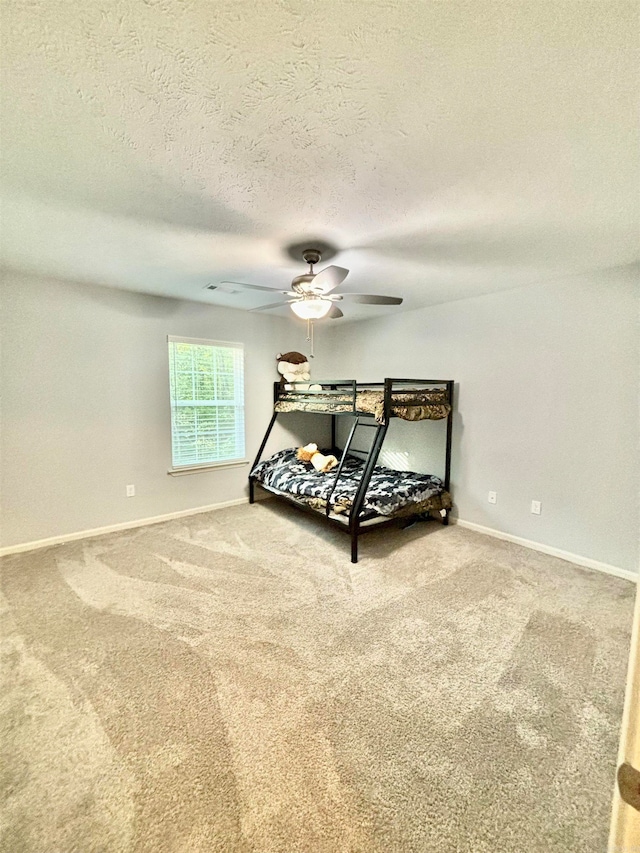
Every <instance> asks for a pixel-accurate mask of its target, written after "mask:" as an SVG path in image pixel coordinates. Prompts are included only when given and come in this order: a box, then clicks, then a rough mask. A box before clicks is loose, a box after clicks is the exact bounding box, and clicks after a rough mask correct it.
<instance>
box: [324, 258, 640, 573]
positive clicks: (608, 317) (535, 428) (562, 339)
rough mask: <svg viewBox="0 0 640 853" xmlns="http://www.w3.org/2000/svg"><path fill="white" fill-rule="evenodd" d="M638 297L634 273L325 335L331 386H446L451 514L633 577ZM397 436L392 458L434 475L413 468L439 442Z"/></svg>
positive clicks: (415, 432)
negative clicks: (450, 420)
mask: <svg viewBox="0 0 640 853" xmlns="http://www.w3.org/2000/svg"><path fill="white" fill-rule="evenodd" d="M638 296H639V292H638V269H637V267H636V268H632V267H626V268H618V269H615V270H609V271H607V272H605V273H601V274H598V275H591V276H590V277H582V278H580V277H575V278H571V279H565V280H563V281H557V282H553V283H550V284H544V285H539V286H535V287H528V288H522V289H517V290H512V291H508V292H506V293H505V292H503V293H497V294H492V295H487V296H482V297H478V298H474V299H466V300H462V301H459V302H450V303H447V304H443V305H437V306H434V307H431V308H428V309H421V310H417V311H411V312H407V313H402V314H397V315H395V316H394V315H393V314H392V311H391V310H390V311H389V314H388V315H387V316H386V317H385V318H384V319H376V320H371V321H365V322H360V323H357V324H354V325H352V326H349V327H347V328H344V329H340V330H338V329H331V339H330V340H332V342H333V349H334V351H335V353H336V360H335V363H334V369H333V371H332V372H334V373H338V372H339V373H340V375H341V376H353V377H355V378H357V379H359V380H362V381H367V380H368V381H374V380H379V379H382V378H384V377H385V376H399V377H403V376H408V377H411V376H414V377H418V378H427V379H431V378H435V379H440V378H442V379H455V380H456V383H457V384H456V394H457V404H456V409H457V412H456V416H455V421H454V448H453V472H452V475H453V484H452V491H453V496H454V500H455V505H456V512H455V514H457V515H458V516H459V517H460V518H462V519H464V520H467V521H471V522H475V523H477V524H481V525H485V526H487V527H491V528H494V529H497V530H500V531H502V532H505V533H510V534H512V535H515V536H521V537H524V538H526V539H530V540H533V541H535V542H539V543H541V544H545V545H549V546H552V547H555V548H560V549H563V550H565V551H569V552H571V553H573V554H577V555H580V556H584V557H588V558H591V559H593V560H598V561H600V562H604V563H608V564H610V565H613V566H617V567H619V568H623V569H627V570H630V571H637V569H638V521H639V506H638V504H639V461H638V441H639V431H638V387H639V386H638V382H639V374H638V346H639V335H638V314H639V302H638ZM338 365H339V367H338ZM430 426H432V427H434V428H435V429H434V430H433V431H430V430H429V427H430ZM393 428H396V424H394V425H393ZM393 428H392V430H390V433H389V441H388V443H387V447H388V449H391V450H393V449H397V450H403V449H404V450H406V449H409V451H410V454H409V458H408V460H407V465H408V467H417V468H418V470H430V469H431V470H433V468H432V467H431V468H430V467H427V468H421V466H422V465H423V463H424V462H425V458H424V457H425V448H427V449H428V453H427V457H429V455H431V457H433V458H435V457H434V456H433V453H434V451H433V443H432V442H431V441H430V440H428V439H430V436H431V435H432V434H433V435H436V438H437V439H438V440H443V436H442V435H440V436H437V432H438V425H436V424H431V425H430V424H426V425H425V424H406V425H404V424H403V425H397V428H396V432H395V445H394V433H393ZM423 441H424V444H423ZM434 464H435V463H434ZM435 473H438V471H435ZM489 490H492V491H496V492H497V493H498V502H497V504H496V505H495V506H492V505H491V504H489V503H488V502H487V492H488V491H489ZM533 499H535V500H539V501H541V502H542V514H541V515H540V516H534V515H532V514H531V512H530V504H531V501H532V500H533Z"/></svg>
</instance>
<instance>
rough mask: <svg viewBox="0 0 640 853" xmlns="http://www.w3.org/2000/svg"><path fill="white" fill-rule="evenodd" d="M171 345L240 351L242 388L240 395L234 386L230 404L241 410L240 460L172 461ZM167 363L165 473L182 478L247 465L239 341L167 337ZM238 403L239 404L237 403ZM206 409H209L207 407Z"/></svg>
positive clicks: (241, 354) (172, 399) (240, 344)
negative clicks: (167, 461) (167, 464)
mask: <svg viewBox="0 0 640 853" xmlns="http://www.w3.org/2000/svg"><path fill="white" fill-rule="evenodd" d="M171 344H191V345H193V346H198V345H199V346H210V347H220V348H227V349H235V350H239V351H240V357H241V381H242V388H241V390H240V393H239V394H238V392H237V389H236V388H235V386H234V394H235V396H234V403H233V404H232V405H233V407H234V409H236V410H237V408H238V407H240V408H241V410H242V444H243V455H242V458H235V457H234V458H229V459H221V460H213V461H203V462H194V463H191V464H185V465H177V464H176V463H175V460H174V424H175V419H174V416H175V410H176V400H175V398H174V394H173V390H172V384H173V381H172V380H173V376H172V371H173V369H174V368H173V363H172V356H171ZM167 361H168V374H169V408H170V412H169V417H170V425H169V429H170V432H169V437H170V443H171V448H170V453H171V467H170V468H169V469H168V471H167V473H168V474H171V475H172V476H182V475H185V474H196V473H198V472H201V471H211V470H214V469H216V468H232V467H236V466H239V465H247V464H248V461H249V460H248V459H247V458H246V421H245V394H244V385H245V352H244V344H243V343H242V342H240V341H218V340H211V339H209V338H187V337H183V336H181V335H167ZM211 375H212V376H214V377H215V375H216V371H215V368H214V370H212V372H211ZM238 401H240V402H238ZM206 408H211V406H208V407H206Z"/></svg>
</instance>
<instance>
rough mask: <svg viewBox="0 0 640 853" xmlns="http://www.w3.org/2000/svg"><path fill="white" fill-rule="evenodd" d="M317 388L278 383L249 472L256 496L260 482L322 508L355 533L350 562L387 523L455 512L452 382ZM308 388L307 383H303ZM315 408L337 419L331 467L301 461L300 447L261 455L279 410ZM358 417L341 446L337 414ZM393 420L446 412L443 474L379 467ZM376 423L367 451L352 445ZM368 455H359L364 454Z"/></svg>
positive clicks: (304, 505) (341, 383) (338, 383)
mask: <svg viewBox="0 0 640 853" xmlns="http://www.w3.org/2000/svg"><path fill="white" fill-rule="evenodd" d="M316 385H319V386H320V387H319V388H317V387H316V388H315V390H311V389H310V388H308V387H306V386H305V385H304V383H293V384H291V385H288V386H283V385H282V384H281V383H278V382H275V383H274V389H273V414H272V416H271V421H270V422H269V426H268V427H267V430H266V432H265V435H264V438H263V440H262V443H261V445H260V448H259V450H258V453H257V455H256V458H255V460H254V462H253V465H252V467H251V472H250V474H249V502H250V503H254V501H255V486H256V484H257V485H259V486H260V487H261V488H263V489H265V490H266V491H268V492H270V493H271V494H273V495H275V496H276V497H278V498H281V499H284V500H287V501H289V502H291V503H294V504H295V505H296V506H298V507H300V508H301V509H305V510H309V511H311V512H315V513H320V514H322V515H323V516H324V517H325V518H326V520H327V521H328V522H329V523H331V524H334V525H336V526H338V527H339V528H341V529H342V530H344V531H346V532H348V533H349V534H350V537H351V562H352V563H357V562H358V537H359V535H360V534H361V533H364V532H366V531H367V530H370V529H372V528H373V527H379V526H381V525H388V524H397V523H398V521H399V520H400V523H408V522H410V521H411V520H412V519H416V518H424V517H426V516H429V515H430V514H431V513H433V512H434V511H437V512H438V513H439V514H440V517H441V518H442V522H443V524H448V521H449V512H450V510H451V506H452V504H451V494H450V475H451V434H452V417H453V380H448V379H447V380H435V379H385V380H384V382H374V383H358V382H356V381H355V380H327V381H323V382H320V383H316ZM296 386H302V387H296ZM285 412H309V413H314V414H325V415H329V416H330V417H331V449H330V451H327V452H330V453H333V454H335V455H336V456H338V455H339V460H340V461H339V464H338V465H337V467H336V468H334V469H332V470H331V471H329V472H328V473H321V472H317V471H316V470H315V469H313V468H312V467H311V466H309V465H308V464H306V463H304V462H300V461H299V460H298V459H297V457H296V449H295V448H293V449H291V448H290V449H287V450H281V451H279V452H278V453H275V454H274V455H273V456H271V457H270V458H269V459H266V460H262V454H263V453H264V449H265V447H266V444H267V441H268V439H269V436H270V434H271V431H272V430H273V427H274V425H275V423H276V420H277V418H278V416H279V415H280V414H282V413H285ZM344 416H351V417H352V418H353V424H352V427H351V430H350V432H349V436H348V438H347V441H346V443H345V446H344V448H343V450H342V451H340V450H339V448H338V447H337V418H339V417H344ZM392 418H402V419H403V420H406V421H423V420H441V419H444V418H446V421H447V426H446V446H445V475H444V480H441V479H440V478H438V477H435V476H433V475H432V474H418V473H416V472H413V471H396V470H393V469H390V468H386V467H384V466H381V465H376V463H377V461H378V456H379V454H380V450H381V449H382V444H383V442H384V439H385V436H386V434H387V430H388V428H389V422H390V420H391V419H392ZM366 428H369V429H372V430H373V434H372V441H371V445H370V448H369V450H368V452H362V451H357V450H354V449H353V442H354V438H355V436H356V434H357V433H358V432H359V431H361V430H362V429H366ZM358 454H360V455H362V456H364V458H360V456H359V455H358Z"/></svg>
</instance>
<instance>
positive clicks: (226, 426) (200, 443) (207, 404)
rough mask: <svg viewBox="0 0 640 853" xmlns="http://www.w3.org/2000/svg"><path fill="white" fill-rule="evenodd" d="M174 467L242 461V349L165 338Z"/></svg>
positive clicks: (190, 340) (240, 345)
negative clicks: (167, 342) (167, 356)
mask: <svg viewBox="0 0 640 853" xmlns="http://www.w3.org/2000/svg"><path fill="white" fill-rule="evenodd" d="M168 341H169V376H170V388H171V450H172V464H173V468H174V469H179V468H193V467H198V466H203V467H204V466H208V465H216V464H219V463H224V462H239V461H242V460H244V348H243V346H242V344H234V343H228V342H226V341H204V340H199V339H197V338H174V337H171V336H169V338H168Z"/></svg>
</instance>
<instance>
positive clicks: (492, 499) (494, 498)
mask: <svg viewBox="0 0 640 853" xmlns="http://www.w3.org/2000/svg"><path fill="white" fill-rule="evenodd" d="M487 500H488V501H489V503H490V504H495V503H498V495H497V492H489V497H488V498H487Z"/></svg>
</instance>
